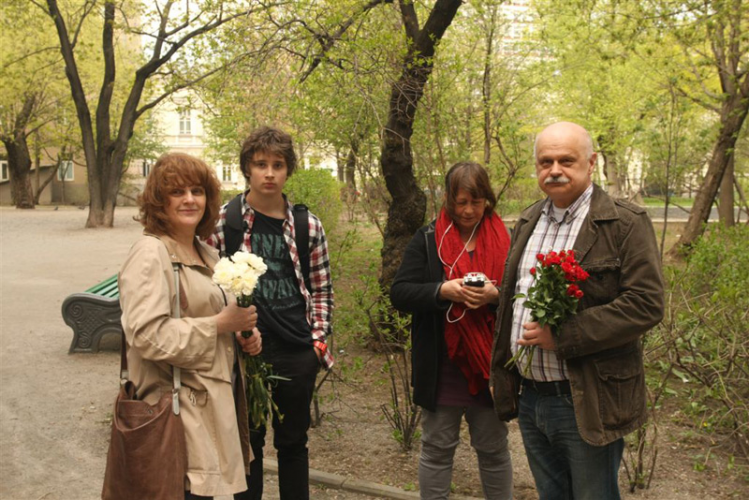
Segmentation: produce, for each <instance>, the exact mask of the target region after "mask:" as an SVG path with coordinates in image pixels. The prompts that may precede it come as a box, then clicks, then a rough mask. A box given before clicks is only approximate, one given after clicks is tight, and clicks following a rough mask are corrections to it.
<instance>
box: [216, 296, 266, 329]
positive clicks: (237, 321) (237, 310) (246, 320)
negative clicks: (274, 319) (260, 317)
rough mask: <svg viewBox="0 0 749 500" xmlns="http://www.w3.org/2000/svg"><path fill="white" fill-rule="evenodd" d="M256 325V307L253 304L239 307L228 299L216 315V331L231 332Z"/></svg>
mask: <svg viewBox="0 0 749 500" xmlns="http://www.w3.org/2000/svg"><path fill="white" fill-rule="evenodd" d="M255 325H257V309H256V308H255V306H250V307H239V306H238V305H237V303H236V302H234V301H230V302H229V304H228V305H227V306H226V307H224V308H223V309H222V310H221V312H220V313H218V314H217V315H216V327H217V328H218V333H232V332H243V331H249V330H252V329H253V328H255Z"/></svg>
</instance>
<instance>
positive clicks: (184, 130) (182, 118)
mask: <svg viewBox="0 0 749 500" xmlns="http://www.w3.org/2000/svg"><path fill="white" fill-rule="evenodd" d="M179 135H192V121H190V110H189V109H188V110H185V111H180V112H179Z"/></svg>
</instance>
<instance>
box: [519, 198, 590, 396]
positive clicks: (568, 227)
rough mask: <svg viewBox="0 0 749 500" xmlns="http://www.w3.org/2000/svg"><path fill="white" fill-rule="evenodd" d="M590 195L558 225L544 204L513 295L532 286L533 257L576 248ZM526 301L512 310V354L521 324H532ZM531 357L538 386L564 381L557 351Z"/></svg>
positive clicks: (563, 367) (525, 360) (523, 363)
mask: <svg viewBox="0 0 749 500" xmlns="http://www.w3.org/2000/svg"><path fill="white" fill-rule="evenodd" d="M592 194H593V185H592V184H591V185H590V186H588V189H586V190H585V191H584V192H583V194H582V195H580V197H579V198H578V199H577V200H575V202H574V203H573V204H572V205H570V206H569V207H568V208H567V210H566V211H565V212H564V216H563V217H562V220H561V221H557V220H556V218H555V217H554V210H553V208H552V206H551V200H549V199H547V200H546V205H545V206H544V208H543V210H542V211H541V217H540V218H539V219H538V223H536V227H535V228H534V229H533V234H532V235H531V237H530V239H529V240H528V243H527V244H526V245H525V249H524V250H523V257H522V258H521V259H520V264H518V280H517V283H516V284H515V294H518V293H523V294H527V293H528V289H529V288H530V287H531V285H532V284H533V276H532V275H531V273H530V270H531V268H532V267H534V266H535V265H536V254H538V253H548V252H550V251H552V250H554V251H556V252H558V251H560V250H569V249H571V248H573V246H574V245H575V240H576V239H577V235H578V233H579V232H580V227H581V226H582V224H583V221H584V220H585V217H586V216H587V215H588V211H589V210H590V197H591V195H592ZM524 303H525V300H516V301H515V302H514V304H513V306H512V337H511V339H510V346H511V348H512V353H513V354H515V353H517V351H518V345H517V341H518V339H519V338H520V336H521V335H522V334H523V331H524V330H523V323H528V322H530V321H532V320H531V310H530V309H528V308H527V307H524V306H523V304H524ZM534 351H535V352H534V353H533V361H532V363H531V367H530V370H529V371H528V376H529V378H531V379H533V380H537V381H539V382H550V381H553V380H566V379H567V368H566V364H565V362H564V361H563V360H560V359H559V358H558V357H557V353H556V351H547V350H545V349H541V348H540V347H536V348H535V349H534ZM527 363H528V358H527V356H523V357H522V358H521V359H520V360H519V362H518V370H520V373H525V370H526V366H527Z"/></svg>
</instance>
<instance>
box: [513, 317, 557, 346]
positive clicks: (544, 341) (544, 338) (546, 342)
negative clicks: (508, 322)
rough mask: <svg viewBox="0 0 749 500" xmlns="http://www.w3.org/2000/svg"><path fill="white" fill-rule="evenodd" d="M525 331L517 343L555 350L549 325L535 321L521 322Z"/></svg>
mask: <svg viewBox="0 0 749 500" xmlns="http://www.w3.org/2000/svg"><path fill="white" fill-rule="evenodd" d="M523 328H524V329H525V331H524V332H523V335H522V337H521V338H519V339H518V345H522V346H538V347H540V348H541V349H546V350H547V351H555V350H556V348H557V346H556V344H554V335H553V334H552V333H551V327H550V326H549V325H545V326H543V327H542V326H541V325H539V324H538V323H537V322H535V321H533V322H530V323H525V324H523Z"/></svg>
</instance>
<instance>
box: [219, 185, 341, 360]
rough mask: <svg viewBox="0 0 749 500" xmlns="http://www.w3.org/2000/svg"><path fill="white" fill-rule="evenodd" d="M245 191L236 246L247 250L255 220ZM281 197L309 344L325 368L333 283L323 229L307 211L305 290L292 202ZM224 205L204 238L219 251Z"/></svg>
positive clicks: (222, 248)
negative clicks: (307, 283)
mask: <svg viewBox="0 0 749 500" xmlns="http://www.w3.org/2000/svg"><path fill="white" fill-rule="evenodd" d="M248 192H249V190H248V191H245V192H244V195H243V196H242V217H243V218H244V220H245V222H246V224H247V225H246V227H247V230H246V231H245V232H244V241H243V243H242V247H241V248H240V250H245V251H247V252H251V251H252V245H251V244H250V235H251V234H252V225H253V223H254V222H255V210H253V208H252V207H251V206H250V205H249V203H247V193H248ZM284 201H285V202H286V220H284V223H283V234H284V239H285V240H286V244H287V245H288V247H289V254H290V255H291V261H292V262H293V263H294V270H295V271H296V278H297V282H298V284H299V291H300V292H301V294H302V297H304V301H305V303H306V304H307V322H308V323H309V324H310V325H311V327H312V328H311V329H312V340H313V344H314V345H315V346H316V347H320V348H322V350H324V351H325V354H324V356H323V363H324V364H325V366H326V367H327V368H330V367H332V366H333V355H332V354H331V353H330V351H329V350H327V349H326V348H325V345H324V344H325V339H326V337H327V336H328V335H332V333H333V332H332V329H331V323H330V322H331V313H332V311H333V285H332V280H331V276H330V260H329V258H328V242H327V240H326V238H325V231H324V230H323V227H322V223H321V222H320V219H318V218H317V217H316V216H315V215H314V214H312V213H311V212H309V245H310V249H309V281H310V286H311V288H312V290H307V287H306V286H305V284H304V277H303V276H302V265H301V263H300V262H299V252H298V250H297V247H296V240H295V234H294V214H293V212H292V205H291V203H289V201H288V200H287V199H286V196H285V195H284ZM227 205H228V204H227ZM227 205H224V206H222V207H221V211H220V212H219V220H218V222H217V223H216V230H215V231H214V233H213V234H212V235H211V236H210V238H208V240H207V243H208V244H209V245H211V246H212V247H214V248H217V249H218V250H219V251H220V252H221V253H222V255H223V253H224V252H225V251H226V242H225V240H224V226H225V225H226V207H227ZM320 344H323V345H320Z"/></svg>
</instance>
